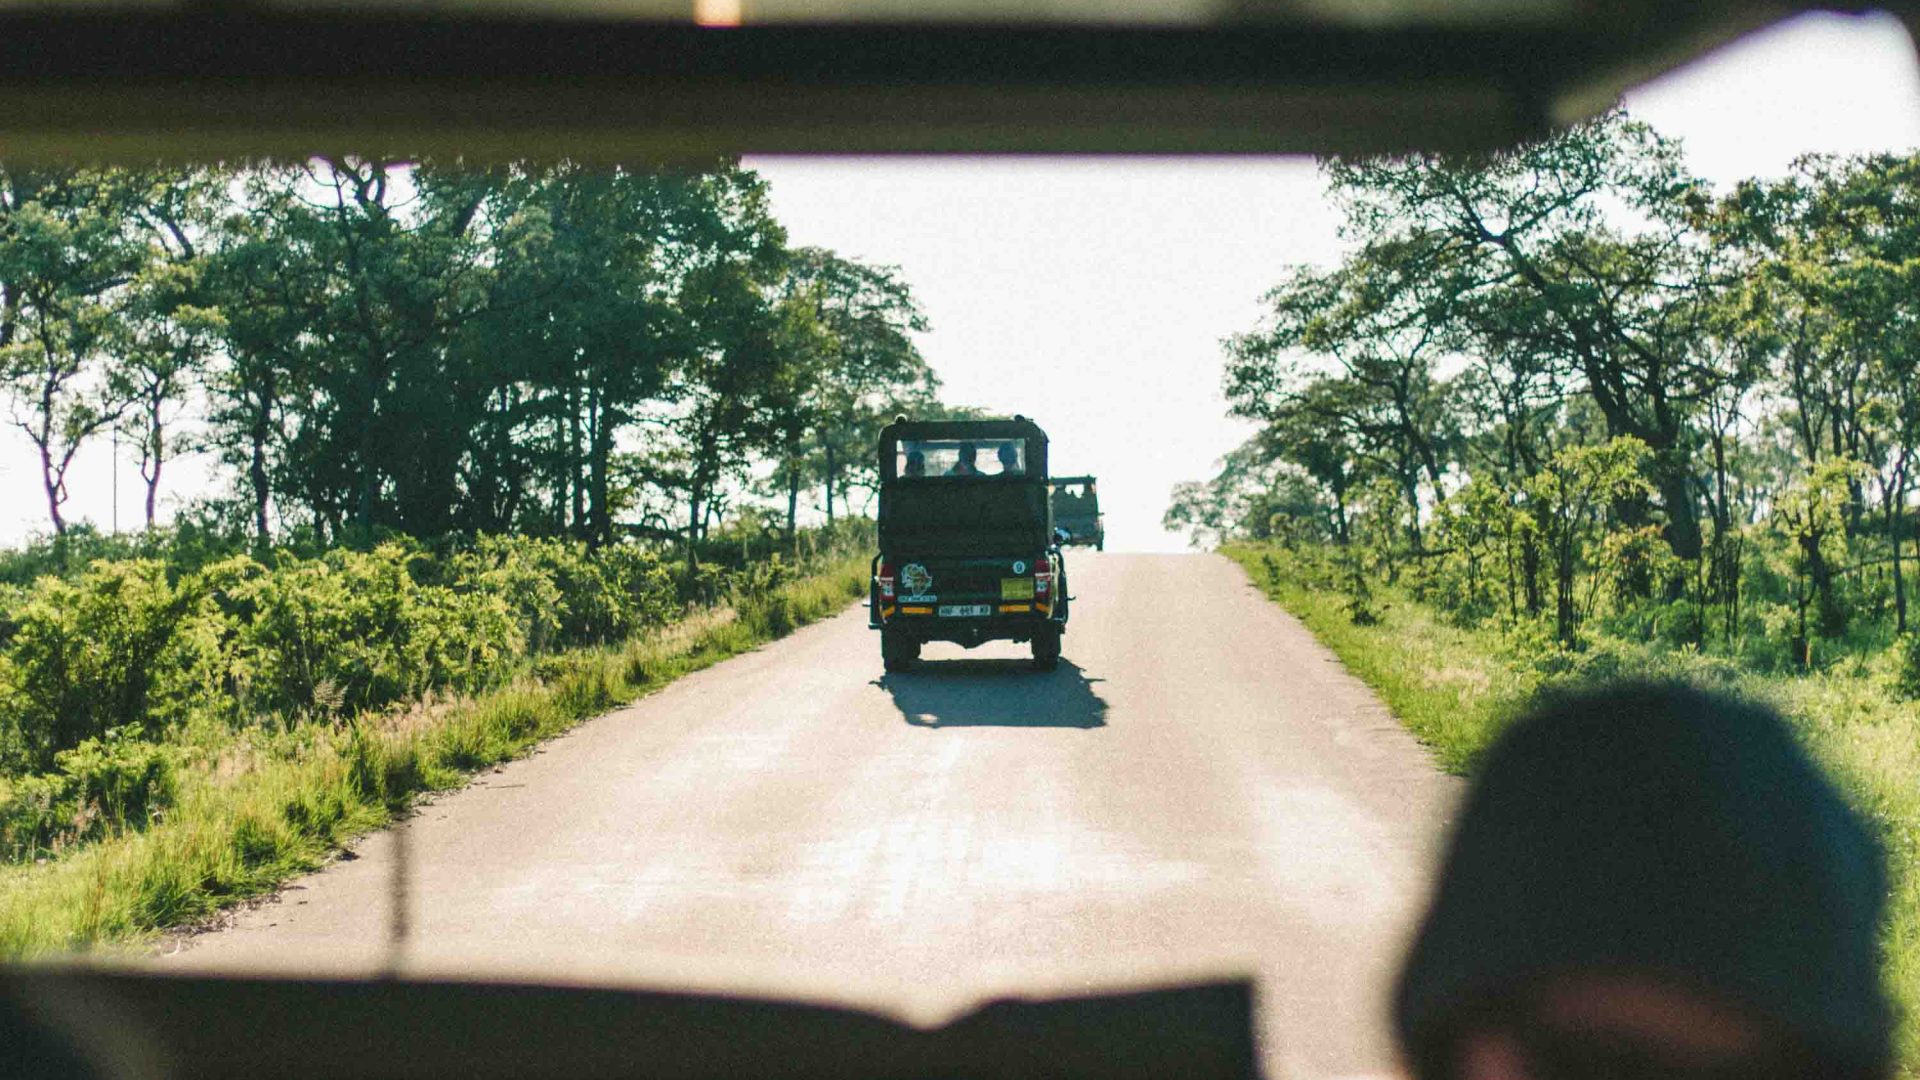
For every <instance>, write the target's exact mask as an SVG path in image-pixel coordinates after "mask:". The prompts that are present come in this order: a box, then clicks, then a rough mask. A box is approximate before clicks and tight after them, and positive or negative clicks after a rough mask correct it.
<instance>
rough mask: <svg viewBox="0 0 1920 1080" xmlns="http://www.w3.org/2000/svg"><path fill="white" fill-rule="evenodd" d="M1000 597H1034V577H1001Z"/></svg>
mask: <svg viewBox="0 0 1920 1080" xmlns="http://www.w3.org/2000/svg"><path fill="white" fill-rule="evenodd" d="M1000 599H1002V600H1031V599H1033V579H1032V578H1030V577H1007V578H1001V579H1000Z"/></svg>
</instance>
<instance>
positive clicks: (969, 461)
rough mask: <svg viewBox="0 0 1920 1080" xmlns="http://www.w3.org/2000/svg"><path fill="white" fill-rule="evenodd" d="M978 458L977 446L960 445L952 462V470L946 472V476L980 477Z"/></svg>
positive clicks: (969, 444) (964, 443)
mask: <svg viewBox="0 0 1920 1080" xmlns="http://www.w3.org/2000/svg"><path fill="white" fill-rule="evenodd" d="M979 456H980V448H979V447H978V446H975V445H974V444H973V443H970V442H963V443H961V444H960V451H959V455H958V457H957V458H956V459H955V460H954V463H953V468H952V469H950V470H948V471H947V475H948V476H978V475H980V464H979V461H978V458H979Z"/></svg>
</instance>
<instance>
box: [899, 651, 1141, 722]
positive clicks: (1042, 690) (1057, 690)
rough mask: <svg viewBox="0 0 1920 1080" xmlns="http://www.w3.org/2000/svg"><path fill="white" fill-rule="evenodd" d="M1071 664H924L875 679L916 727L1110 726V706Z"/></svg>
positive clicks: (982, 661) (950, 662)
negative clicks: (1045, 666)
mask: <svg viewBox="0 0 1920 1080" xmlns="http://www.w3.org/2000/svg"><path fill="white" fill-rule="evenodd" d="M1105 681H1106V680H1104V679H1094V678H1088V677H1087V674H1086V672H1085V671H1083V670H1081V668H1080V666H1079V665H1078V664H1075V663H1074V662H1073V661H1071V660H1064V659H1063V660H1061V661H1060V666H1059V668H1058V669H1056V670H1054V671H1047V672H1041V671H1035V670H1033V665H1032V664H1031V663H1030V662H1028V661H1026V660H922V661H920V662H918V663H916V664H914V666H913V670H912V671H908V672H903V673H898V674H891V675H884V676H882V677H880V678H878V679H875V680H873V684H874V685H875V686H878V687H881V688H882V689H884V690H886V692H887V693H889V694H892V695H893V704H894V706H895V707H896V708H898V709H899V710H900V716H901V719H903V720H905V721H906V722H907V723H909V724H912V725H913V726H915V727H926V728H951V727H1020V728H1080V729H1082V730H1091V729H1093V728H1100V727H1106V726H1107V703H1106V702H1105V701H1103V700H1101V698H1100V695H1099V694H1096V693H1094V690H1093V684H1094V683H1098V682H1105Z"/></svg>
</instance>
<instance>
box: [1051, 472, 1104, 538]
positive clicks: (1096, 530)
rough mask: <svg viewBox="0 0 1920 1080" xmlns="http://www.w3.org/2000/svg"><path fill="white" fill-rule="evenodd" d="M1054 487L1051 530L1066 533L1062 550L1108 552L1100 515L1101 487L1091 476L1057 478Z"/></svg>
mask: <svg viewBox="0 0 1920 1080" xmlns="http://www.w3.org/2000/svg"><path fill="white" fill-rule="evenodd" d="M1052 487H1053V527H1054V528H1055V529H1056V530H1058V531H1060V532H1063V533H1065V534H1066V535H1064V536H1062V537H1061V538H1060V546H1061V547H1073V546H1079V547H1091V548H1093V549H1094V550H1095V551H1105V550H1107V525H1106V521H1105V518H1104V516H1103V515H1102V514H1101V513H1100V488H1099V487H1098V485H1097V484H1096V483H1095V482H1094V478H1093V477H1091V476H1056V477H1054V478H1053V480H1052Z"/></svg>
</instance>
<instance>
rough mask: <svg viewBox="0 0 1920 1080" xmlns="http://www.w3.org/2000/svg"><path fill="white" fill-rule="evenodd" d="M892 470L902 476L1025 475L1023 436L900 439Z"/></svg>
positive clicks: (1024, 442)
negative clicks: (1013, 437) (1006, 437)
mask: <svg viewBox="0 0 1920 1080" xmlns="http://www.w3.org/2000/svg"><path fill="white" fill-rule="evenodd" d="M893 474H894V475H895V476H897V477H899V478H900V479H902V480H916V479H936V480H937V479H943V478H949V477H960V478H964V477H972V476H1025V475H1026V474H1027V440H1025V439H902V440H900V441H899V442H898V443H896V444H895V446H894V463H893Z"/></svg>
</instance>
